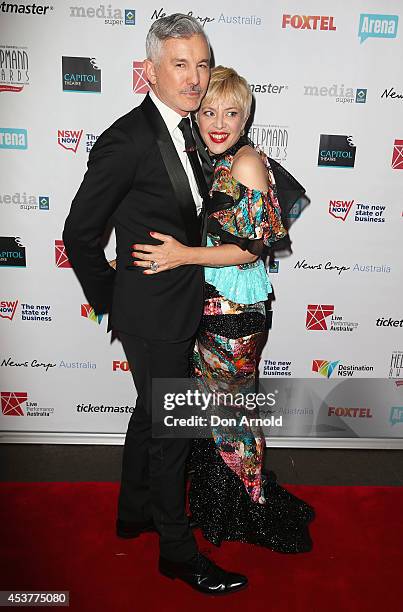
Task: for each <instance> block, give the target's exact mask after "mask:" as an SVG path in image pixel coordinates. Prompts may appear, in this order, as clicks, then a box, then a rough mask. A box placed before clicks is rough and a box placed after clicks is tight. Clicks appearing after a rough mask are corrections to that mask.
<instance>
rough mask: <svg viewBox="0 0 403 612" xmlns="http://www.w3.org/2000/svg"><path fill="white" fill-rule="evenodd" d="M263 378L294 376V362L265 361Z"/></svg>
mask: <svg viewBox="0 0 403 612" xmlns="http://www.w3.org/2000/svg"><path fill="white" fill-rule="evenodd" d="M263 376H270V377H271V376H292V361H277V360H275V359H265V360H264V363H263Z"/></svg>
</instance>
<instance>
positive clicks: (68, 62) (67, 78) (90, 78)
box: [62, 56, 101, 93]
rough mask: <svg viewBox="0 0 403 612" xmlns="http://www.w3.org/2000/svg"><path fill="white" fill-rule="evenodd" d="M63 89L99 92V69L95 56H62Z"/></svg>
mask: <svg viewBox="0 0 403 612" xmlns="http://www.w3.org/2000/svg"><path fill="white" fill-rule="evenodd" d="M62 84H63V91H76V92H77V91H78V92H86V93H100V92H101V69H100V68H99V67H98V65H97V61H96V59H95V57H66V56H63V57H62Z"/></svg>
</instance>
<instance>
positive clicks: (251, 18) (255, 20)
mask: <svg viewBox="0 0 403 612" xmlns="http://www.w3.org/2000/svg"><path fill="white" fill-rule="evenodd" d="M217 21H218V23H225V24H227V25H251V26H260V25H262V23H263V19H262V17H259V15H224V13H220V16H219V17H218V20H217Z"/></svg>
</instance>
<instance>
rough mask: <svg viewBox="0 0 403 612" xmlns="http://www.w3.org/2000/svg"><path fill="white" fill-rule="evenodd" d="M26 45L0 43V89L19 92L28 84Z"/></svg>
mask: <svg viewBox="0 0 403 612" xmlns="http://www.w3.org/2000/svg"><path fill="white" fill-rule="evenodd" d="M28 70H29V60H28V53H27V47H15V46H9V45H0V91H10V92H14V93H19V92H21V91H22V90H23V89H24V87H25V86H26V85H29V72H28Z"/></svg>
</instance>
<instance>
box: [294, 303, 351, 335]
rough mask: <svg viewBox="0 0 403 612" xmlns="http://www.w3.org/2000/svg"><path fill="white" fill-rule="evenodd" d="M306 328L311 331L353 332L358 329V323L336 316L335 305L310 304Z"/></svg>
mask: <svg viewBox="0 0 403 612" xmlns="http://www.w3.org/2000/svg"><path fill="white" fill-rule="evenodd" d="M329 317H330V318H329ZM328 324H329V327H328ZM305 326H306V329H307V330H310V331H335V332H351V331H354V330H356V329H357V327H358V323H356V322H351V321H345V320H344V318H343V317H342V316H339V315H335V314H334V305H333V304H308V307H307V311H306V321H305Z"/></svg>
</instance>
